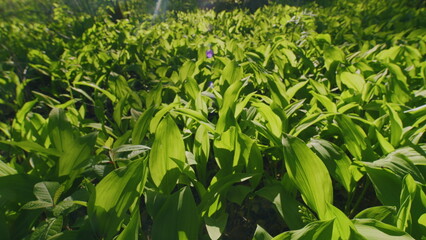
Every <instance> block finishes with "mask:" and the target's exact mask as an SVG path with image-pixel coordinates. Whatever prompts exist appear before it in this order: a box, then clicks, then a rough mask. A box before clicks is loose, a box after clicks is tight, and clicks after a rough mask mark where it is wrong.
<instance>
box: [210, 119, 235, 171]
mask: <svg viewBox="0 0 426 240" xmlns="http://www.w3.org/2000/svg"><path fill="white" fill-rule="evenodd" d="M238 135H239V134H238V130H237V129H236V128H235V127H234V126H231V127H230V128H229V129H228V130H226V131H225V132H223V133H222V134H221V135H220V136H219V137H218V138H216V139H215V140H214V144H213V147H214V153H215V159H216V162H217V164H218V166H219V167H220V168H221V169H223V170H224V171H227V172H229V173H230V172H231V171H232V168H233V167H236V166H237V165H238V164H239V161H240V155H241V147H240V143H239V142H238Z"/></svg>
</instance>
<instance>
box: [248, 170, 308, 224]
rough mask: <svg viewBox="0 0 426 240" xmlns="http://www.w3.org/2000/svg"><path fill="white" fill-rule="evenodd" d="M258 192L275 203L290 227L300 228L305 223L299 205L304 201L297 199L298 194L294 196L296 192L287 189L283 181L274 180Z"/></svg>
mask: <svg viewBox="0 0 426 240" xmlns="http://www.w3.org/2000/svg"><path fill="white" fill-rule="evenodd" d="M285 176H288V175H287V174H286V175H285ZM288 180H289V179H288ZM256 194H257V195H258V196H261V197H263V198H265V199H267V200H269V201H270V202H272V203H273V204H274V205H275V208H276V209H277V211H278V213H279V214H280V215H281V217H282V218H283V219H284V221H285V222H286V224H287V226H289V228H290V229H292V230H295V229H300V228H302V227H303V226H304V225H305V223H304V222H303V219H302V213H301V211H299V206H301V205H302V203H300V202H299V201H297V200H296V196H293V195H294V194H291V193H290V192H289V191H288V190H286V189H285V187H284V186H283V185H282V184H281V183H279V182H273V183H272V184H268V185H267V186H265V187H263V188H261V189H260V190H258V191H257V192H256Z"/></svg>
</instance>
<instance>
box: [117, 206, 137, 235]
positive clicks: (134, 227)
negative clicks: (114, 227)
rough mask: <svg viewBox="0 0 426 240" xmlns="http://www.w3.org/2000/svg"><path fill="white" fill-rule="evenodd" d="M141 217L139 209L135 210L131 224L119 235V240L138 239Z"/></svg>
mask: <svg viewBox="0 0 426 240" xmlns="http://www.w3.org/2000/svg"><path fill="white" fill-rule="evenodd" d="M140 225H141V215H140V212H139V207H137V206H136V207H135V208H134V209H133V213H132V216H131V218H130V221H129V223H128V224H127V226H126V227H125V228H124V230H123V231H122V232H121V233H120V235H118V237H117V240H127V239H138V235H139V228H140V227H141V226H140Z"/></svg>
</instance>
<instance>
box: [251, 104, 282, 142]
mask: <svg viewBox="0 0 426 240" xmlns="http://www.w3.org/2000/svg"><path fill="white" fill-rule="evenodd" d="M252 105H253V106H254V107H255V108H257V110H258V111H259V112H260V113H261V114H262V116H263V118H264V119H265V122H266V126H267V128H268V130H269V131H270V132H271V133H272V134H273V135H274V136H275V137H277V138H281V133H282V130H283V126H282V120H281V119H280V117H278V116H277V115H276V114H275V113H274V112H273V111H272V109H271V107H270V106H268V105H266V104H264V103H261V102H255V103H252Z"/></svg>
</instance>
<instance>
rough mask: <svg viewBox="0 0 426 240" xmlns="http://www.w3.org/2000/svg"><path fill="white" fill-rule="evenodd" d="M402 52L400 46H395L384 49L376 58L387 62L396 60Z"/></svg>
mask: <svg viewBox="0 0 426 240" xmlns="http://www.w3.org/2000/svg"><path fill="white" fill-rule="evenodd" d="M400 52H401V47H400V46H394V47H391V48H389V49H385V50H382V51H381V52H379V54H377V55H376V58H377V59H379V60H382V61H385V62H389V61H394V60H395V59H396V58H397V56H398V55H399V53H400Z"/></svg>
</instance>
